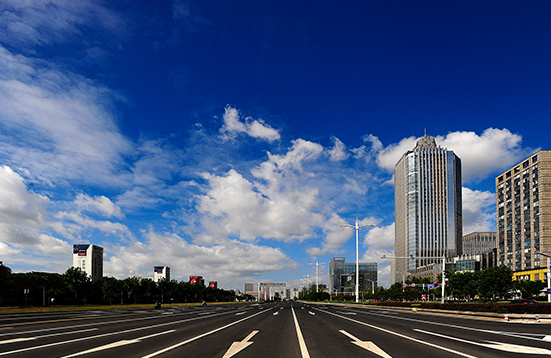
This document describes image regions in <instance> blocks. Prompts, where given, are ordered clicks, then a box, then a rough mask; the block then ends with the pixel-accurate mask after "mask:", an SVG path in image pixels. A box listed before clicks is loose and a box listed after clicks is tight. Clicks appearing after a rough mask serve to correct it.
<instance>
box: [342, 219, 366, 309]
mask: <svg viewBox="0 0 551 358" xmlns="http://www.w3.org/2000/svg"><path fill="white" fill-rule="evenodd" d="M339 226H340V227H350V228H353V229H356V303H358V296H359V294H360V256H359V255H360V254H359V244H358V242H359V239H358V235H359V234H358V233H359V231H360V228H361V227H366V226H375V225H374V224H365V225H360V223H359V222H358V218H356V225H355V226H352V225H348V224H346V225H339Z"/></svg>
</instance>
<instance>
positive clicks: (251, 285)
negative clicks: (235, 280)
mask: <svg viewBox="0 0 551 358" xmlns="http://www.w3.org/2000/svg"><path fill="white" fill-rule="evenodd" d="M248 291H254V283H246V284H245V285H244V289H243V292H248Z"/></svg>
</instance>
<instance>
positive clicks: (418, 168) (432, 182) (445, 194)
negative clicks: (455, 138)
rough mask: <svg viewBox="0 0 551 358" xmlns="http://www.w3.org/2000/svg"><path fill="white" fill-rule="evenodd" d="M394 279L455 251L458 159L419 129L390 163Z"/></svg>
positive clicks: (459, 225)
mask: <svg viewBox="0 0 551 358" xmlns="http://www.w3.org/2000/svg"><path fill="white" fill-rule="evenodd" d="M394 205H395V216H396V217H395V240H396V241H395V244H396V247H395V256H396V257H397V258H396V259H394V260H393V261H394V265H395V271H394V275H395V277H394V279H395V281H401V279H402V275H403V274H404V273H406V272H408V271H409V270H414V269H416V268H418V267H421V266H426V265H429V264H431V263H438V262H439V261H441V260H440V259H400V257H409V256H414V257H442V256H446V257H452V256H456V255H459V254H461V250H462V245H461V239H462V236H463V214H462V197H461V160H460V159H459V157H457V156H456V155H455V154H454V153H453V152H452V151H449V150H447V149H445V148H442V147H439V146H437V144H436V140H435V139H434V138H432V137H428V136H427V135H425V136H424V137H423V138H421V139H420V140H419V141H417V144H416V146H415V148H414V149H412V150H410V151H408V152H406V153H405V154H404V155H403V156H402V157H401V158H400V160H399V161H398V162H397V163H396V166H395V168H394Z"/></svg>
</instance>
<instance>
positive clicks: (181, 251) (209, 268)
mask: <svg viewBox="0 0 551 358" xmlns="http://www.w3.org/2000/svg"><path fill="white" fill-rule="evenodd" d="M145 237H146V238H147V243H136V244H135V245H132V246H129V247H127V246H112V247H108V248H107V251H108V252H109V258H108V261H106V263H105V272H106V274H107V275H113V276H116V277H120V278H124V277H128V276H134V275H136V276H144V275H145V276H150V275H151V272H152V269H153V266H155V265H167V266H169V267H171V274H172V275H173V277H174V278H179V279H184V280H185V279H187V277H188V276H191V275H201V276H204V277H205V279H206V280H218V281H219V284H220V283H221V284H224V286H225V287H228V282H231V283H237V282H240V284H239V285H238V286H237V287H241V286H242V283H243V281H242V279H243V278H244V277H249V276H257V275H260V274H261V273H265V272H269V271H282V270H293V269H296V267H297V265H296V263H294V262H293V261H292V260H290V259H289V257H288V256H287V255H285V254H284V253H283V252H282V251H281V250H280V249H278V248H272V247H269V246H263V245H255V244H252V243H243V242H238V241H235V240H223V241H221V242H220V243H218V244H216V245H212V246H201V245H195V244H190V243H189V242H187V241H186V240H184V239H183V238H181V237H180V236H178V235H176V234H173V233H164V234H161V233H157V232H155V231H152V230H149V231H148V232H146V233H145ZM234 287H235V286H234Z"/></svg>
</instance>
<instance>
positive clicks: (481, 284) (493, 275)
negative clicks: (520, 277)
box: [477, 266, 513, 299]
mask: <svg viewBox="0 0 551 358" xmlns="http://www.w3.org/2000/svg"><path fill="white" fill-rule="evenodd" d="M512 279H513V272H512V271H511V269H509V268H508V267H507V266H496V267H492V268H489V269H486V270H484V271H480V273H479V279H478V287H477V291H478V294H479V295H480V296H481V297H484V298H486V299H489V298H493V297H495V298H502V297H505V296H506V295H507V293H508V292H509V290H510V289H511V287H512V285H513V281H512Z"/></svg>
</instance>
